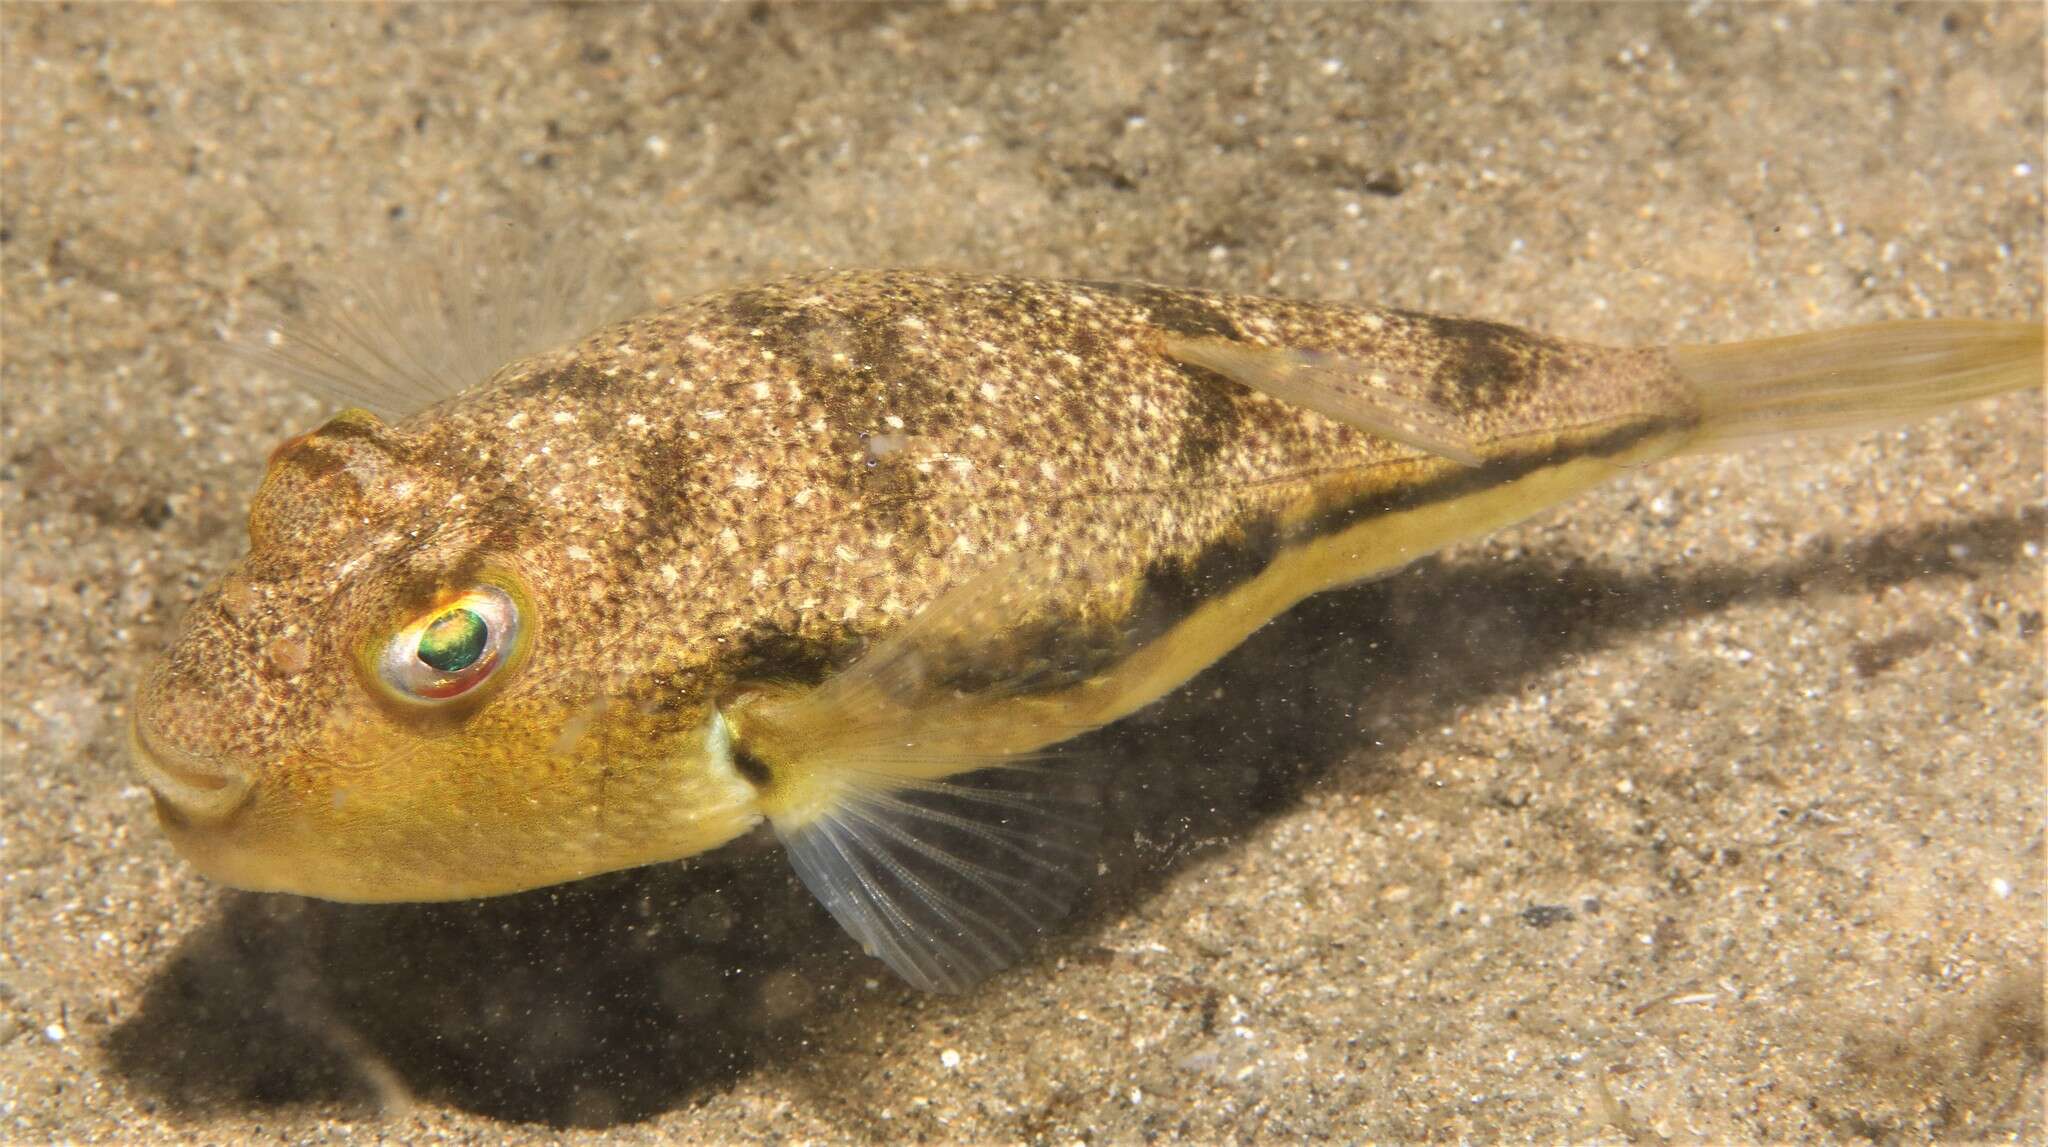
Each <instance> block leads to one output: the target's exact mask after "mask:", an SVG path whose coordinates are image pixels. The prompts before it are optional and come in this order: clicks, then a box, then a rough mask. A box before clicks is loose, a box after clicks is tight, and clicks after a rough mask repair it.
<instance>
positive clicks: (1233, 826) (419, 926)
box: [109, 511, 2043, 1126]
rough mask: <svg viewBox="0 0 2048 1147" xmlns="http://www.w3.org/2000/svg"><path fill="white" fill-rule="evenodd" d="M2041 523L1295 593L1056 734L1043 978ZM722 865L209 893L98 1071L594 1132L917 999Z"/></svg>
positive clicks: (174, 1084) (774, 880) (177, 1090)
mask: <svg viewBox="0 0 2048 1147" xmlns="http://www.w3.org/2000/svg"><path fill="white" fill-rule="evenodd" d="M2042 526H2043V521H2042V516H2041V515H2040V514H2039V513H2038V512H2034V511H2030V512H2028V513H2027V514H2024V515H2022V516H2020V517H2017V518H2010V517H2008V518H1997V519H1989V518H1985V519H1977V520H1974V521H1965V522H1960V523H1955V524H1950V525H1945V526H1941V527H1936V528H1930V529H1926V530H1922V531H1919V532H1913V533H1899V534H1893V535H1889V536H1880V537H1877V538H1874V539H1869V540H1864V541H1861V542H1858V543H1856V544H1854V545H1853V546H1849V547H1844V548H1832V547H1829V548H1821V549H1816V550H1814V551H1812V552H1808V553H1805V554H1802V555H1799V556H1797V557H1794V558H1789V559H1787V560H1785V561H1783V562H1781V563H1777V564H1773V565H1769V566H1765V567H1762V568H1757V567H1754V566H1734V565H1726V566H1718V567H1707V568H1704V569H1698V568H1694V569H1688V570H1680V571H1673V572H1671V573H1668V574H1667V573H1664V572H1662V571H1657V572H1652V573H1650V574H1647V575H1643V576H1633V575H1629V576H1624V575H1617V574H1615V573H1612V572H1606V571H1602V570H1600V569H1596V568H1589V567H1585V566H1579V565H1565V564H1559V563H1555V562H1546V561H1545V560H1543V559H1542V558H1541V557H1531V558H1524V559H1518V560H1515V561H1512V562H1498V561H1487V560H1484V559H1474V560H1473V561H1471V562H1468V563H1464V564H1458V565H1445V564H1441V563H1437V562H1426V563H1424V564H1422V565H1420V566H1417V567H1413V568H1411V569H1409V570H1408V571H1406V572H1404V573H1402V574H1400V575H1398V576H1396V577H1393V578H1390V579H1388V580H1387V581H1384V582H1380V583H1378V584H1374V585H1369V586H1364V587H1360V588H1356V589H1351V590H1346V591H1342V592H1337V593H1331V594H1325V595H1323V596H1321V597H1318V598H1314V599H1311V600H1310V601H1308V602H1306V603H1304V604H1303V605H1302V606H1300V607H1298V608H1297V609H1295V610H1294V611H1293V612H1292V613H1290V614H1289V615H1287V616H1286V617H1284V618H1282V619H1280V620H1279V621H1277V622H1275V623H1274V624H1272V625H1270V626H1268V627H1267V628H1265V629H1264V630H1262V631H1261V632H1260V633H1258V634H1257V635H1255V636H1254V637H1253V639H1252V640H1251V641H1249V642H1247V643H1246V644H1245V646H1244V647H1243V648H1240V649H1239V650H1237V651H1236V652H1234V653H1233V654H1232V655H1231V656H1229V657H1228V658H1226V659H1225V660H1224V661H1222V662H1221V663H1219V664H1218V665H1216V666H1215V667H1213V668H1211V669H1210V670H1209V671H1207V672H1206V673H1204V674H1203V675H1202V676H1201V677H1200V678H1198V679H1197V680H1196V681H1195V682H1194V683H1193V684H1192V685H1191V686H1189V687H1188V688H1184V689H1182V690H1181V691H1180V692H1179V693H1177V694H1176V695H1175V696H1174V697H1173V698H1170V699H1169V700H1167V701H1165V702H1162V703H1161V704H1160V705H1159V706H1157V707H1155V708H1154V709H1153V710H1151V711H1148V712H1147V713H1144V714H1141V715H1139V716H1138V717H1136V718H1133V719H1132V720H1131V721H1127V722H1125V723H1124V724H1123V725H1120V726H1118V727H1116V728H1113V729H1109V730H1105V731H1103V732H1101V733H1097V734H1094V735H1092V736H1090V737H1087V738H1083V739H1082V741H1081V742H1079V743H1077V745H1076V746H1075V750H1076V751H1078V752H1081V753H1085V754H1088V755H1090V756H1091V757H1100V758H1103V759H1104V760H1105V763H1106V765H1107V767H1108V768H1109V769H1110V770H1111V772H1110V774H1109V775H1110V776H1111V777H1112V778H1113V783H1112V785H1111V786H1110V787H1111V790H1112V792H1111V798H1112V799H1111V802H1110V804H1111V813H1110V832H1109V835H1108V837H1107V839H1108V840H1109V841H1110V842H1111V843H1110V845H1109V847H1108V849H1107V855H1106V856H1105V863H1106V864H1107V867H1108V872H1107V874H1106V875H1105V876H1104V877H1103V878H1102V879H1101V880H1100V881H1099V883H1098V886H1097V887H1096V888H1095V889H1094V890H1093V894H1092V897H1091V899H1090V901H1089V902H1088V904H1087V905H1085V906H1084V908H1083V910H1082V912H1081V915H1080V917H1079V918H1078V919H1076V920H1075V921H1073V922H1072V923H1071V924H1069V925H1068V926H1066V927H1063V928H1062V929H1060V931H1059V934H1058V935H1056V936H1055V937H1054V938H1053V939H1051V940H1049V941H1048V942H1047V943H1046V944H1045V945H1044V946H1043V948H1042V950H1041V953H1040V956H1039V958H1041V959H1043V958H1048V955H1047V954H1048V953H1064V954H1066V955H1067V956H1069V957H1079V958H1087V957H1088V956H1089V955H1090V954H1092V953H1094V952H1095V951H1096V948H1095V945H1093V944H1092V943H1091V941H1090V939H1089V937H1090V934H1091V933H1092V932H1093V931H1094V929H1095V927H1096V926H1097V925H1098V924H1099V923H1100V922H1101V921H1102V920H1104V919H1106V918H1112V917H1114V915H1115V914H1117V913H1118V912H1119V911H1120V910H1121V909H1122V908H1123V907H1126V906H1128V905H1129V904H1131V903H1133V902H1136V901H1141V900H1143V899H1144V898H1145V897H1147V896H1148V895H1150V894H1151V893H1152V891H1153V890H1155V889H1156V888H1157V887H1158V886H1159V885H1160V884H1161V883H1162V882H1163V881H1165V880H1166V879H1167V878H1169V877H1170V876H1171V875H1172V873H1173V872H1175V871H1176V870H1178V869H1180V868H1181V867H1183V866H1184V865H1185V864H1186V863H1187V861H1188V859H1189V858H1190V857H1191V856H1196V855H1200V854H1202V853H1203V852H1205V851H1206V850H1209V849H1212V848H1214V847H1217V846H1218V845H1219V844H1221V843H1223V842H1227V841H1228V840H1230V839H1231V838H1233V837H1235V836H1237V835H1239V834H1241V833H1243V832H1244V831H1245V830H1246V829H1247V828H1249V827H1251V826H1253V825H1255V824H1256V823H1258V822H1259V821H1260V820H1262V819H1264V818H1266V817H1269V816H1271V815H1272V814H1273V813H1275V812H1277V811H1279V810H1282V809H1285V808H1287V807H1288V806H1289V805H1290V804H1291V803H1293V802H1294V801H1296V800H1297V799H1299V797H1300V796H1301V794H1302V793H1303V792H1304V791H1305V789H1306V788H1307V787H1308V786H1309V785H1311V784H1315V783H1324V784H1333V785H1338V786H1342V787H1344V788H1347V789H1350V790H1354V791H1371V790H1375V789H1380V788H1384V787H1386V786H1387V785H1388V784H1390V783H1391V782H1392V781H1393V780H1394V778H1392V777H1390V776H1389V775H1387V774H1386V773H1385V771H1384V766H1382V765H1379V764H1377V763H1376V762H1377V761H1379V760H1383V759H1384V756H1383V755H1382V754H1380V753H1379V752H1378V750H1377V749H1376V747H1375V745H1376V743H1377V744H1382V745H1386V746H1397V745H1399V744H1401V743H1403V742H1405V741H1407V740H1408V739H1410V738H1412V737H1414V736H1417V735H1419V734H1422V733H1426V732H1427V731H1430V730H1432V729H1434V728H1436V727H1437V726H1439V725H1442V724H1444V723H1445V722H1446V721H1447V720H1448V719H1449V718H1450V716H1451V715H1453V714H1454V713H1455V712H1456V711H1458V710H1459V709H1460V708H1461V707H1464V706H1468V705H1471V704H1473V703H1475V702H1483V700H1484V699H1485V698H1486V697H1488V696H1491V695H1498V694H1501V693H1504V692H1508V691H1512V690H1515V689H1517V688H1518V687H1520V686H1521V685H1522V684H1523V683H1524V682H1526V681H1527V679H1528V678H1530V677H1531V676H1532V675H1535V674H1539V673H1542V672H1544V671H1545V670H1547V669H1549V668H1551V667H1553V666H1555V665H1556V664H1557V663H1558V662H1559V661H1560V660H1561V659H1564V658H1567V657H1569V656H1571V655H1573V654H1574V653H1577V652H1582V651H1585V650H1589V649H1593V648H1598V647H1600V646H1603V645H1608V644H1611V643H1614V642H1619V641H1624V640H1628V639H1629V638H1631V637H1632V636H1633V635H1636V634H1639V633H1642V632H1646V631H1653V630H1656V629H1659V628H1661V627H1665V626H1668V625H1672V624H1674V623H1678V622H1681V621H1683V620H1685V619H1686V618H1689V617H1696V616H1700V615H1705V614H1711V613H1713V612H1715V611H1717V610H1719V609H1721V608H1723V607H1725V606H1727V605H1729V604H1731V603H1735V602H1739V601H1742V600H1745V599H1756V598H1797V597H1801V596H1804V595H1808V594H1818V595H1827V594H1833V593H1842V592H1869V591H1870V590H1872V589H1875V588H1879V587H1882V586H1885V585H1889V584H1893V583H1897V582H1903V581H1907V580H1911V579H1915V578H1920V577H1925V576H1939V575H1948V576H1956V577H1965V578H1967V577H1970V576H1973V570H1977V569H1986V568H1994V567H1998V566H2005V565H2010V564H2011V563H2012V562H2014V561H2018V560H2020V554H2021V547H2022V546H2023V545H2024V543H2025V542H2027V541H2029V540H2034V539H2038V538H2039V537H2040V536H2041V534H2042ZM1956 555H1967V556H1965V557H1958V556H1956ZM1882 636H1883V635H1873V639H1877V638H1881V637H1882ZM1361 699H1369V701H1368V702H1362V701H1361ZM1365 703H1369V706H1370V719H1368V718H1367V716H1366V715H1363V714H1362V713H1361V704H1365ZM1368 725H1369V726H1370V728H1369V729H1368V728H1367V726H1368ZM1138 841H1142V843H1135V842H1138ZM726 851H727V852H735V851H737V853H738V855H736V856H734V857H733V858H731V859H725V858H716V859H713V858H707V861H706V862H703V863H695V864H687V865H685V864H676V865H665V866H658V867H655V868H650V869H644V870H640V871H637V872H629V873H619V874H614V875H611V876H605V877H600V878H596V879H592V880H587V881H583V882H581V883H578V884H574V885H568V886H564V887H560V888H555V889H548V890H543V891H539V892H533V893H527V894H522V895H518V896H508V897H501V898H498V899H493V900H486V901H475V902H466V903H458V904H443V905H416V904H407V905H373V906H361V905H337V904H328V903H322V902H317V901H309V900H304V899H299V898H296V897H287V896H251V895H243V894H234V895H229V896H227V897H226V898H225V899H224V901H223V904H224V911H223V912H222V914H221V916H220V917H219V919H217V920H216V921H214V922H213V923H212V924H211V925H209V926H208V927H206V928H205V929H203V930H202V931H200V932H199V933H197V934H196V935H194V936H193V937H192V938H191V939H190V940H189V941H187V942H186V943H185V944H184V945H183V947H182V948H181V949H180V950H179V952H178V953H177V955H176V956H175V957H174V958H173V959H172V960H171V961H170V962H169V963H168V964H167V965H166V966H165V967H164V968H163V969H162V970H161V971H160V972H159V973H158V974H157V976H156V977H155V979H154V980H153V981H152V982H151V984H150V985H149V987H148V990H147V992H146V994H145V997H144V999H143V1001H142V1005H141V1007H140V1009H139V1011H138V1012H137V1014H136V1015H135V1016H134V1017H133V1018H131V1019H130V1020H128V1021H127V1022H125V1023H124V1024H122V1025H121V1026H120V1027H119V1028H117V1029H116V1030H115V1031H114V1033H113V1035H112V1037H111V1039H110V1043H109V1055H110V1057H111V1061H112V1067H113V1068H114V1070H115V1071H116V1073H117V1074H119V1075H121V1076H123V1077H125V1078H126V1079H127V1080H128V1081H129V1083H130V1084H131V1085H132V1086H133V1087H135V1088H136V1089H137V1090H138V1091H139V1092H140V1093H142V1094H143V1095H144V1096H146V1097H150V1098H153V1099H155V1100H156V1101H157V1102H160V1103H162V1104H165V1105H167V1106H168V1107H170V1108H171V1109H172V1110H173V1111H176V1112H181V1113H188V1114H193V1115H197V1114H202V1113H204V1112H206V1111H209V1110H217V1109H221V1108H254V1109H262V1108H265V1107H274V1106H282V1105H298V1104H313V1105H333V1106H340V1107H345V1108H361V1107H365V1106H367V1107H372V1108H374V1107H384V1108H387V1109H389V1108H391V1107H393V1106H396V1105H402V1104H403V1103H404V1102H406V1101H407V1098H408V1097H420V1098H424V1099H428V1100H431V1101H433V1102H437V1103H447V1104H451V1105H454V1106H456V1107H460V1108H463V1109H466V1110H469V1111H472V1112H476V1113H479V1114H482V1115H485V1116H488V1117H492V1118H497V1119H505V1120H519V1121H537V1122H542V1123H548V1124H553V1125H557V1126H571V1125H575V1126H605V1125H610V1124H614V1123H619V1122H624V1121H632V1120H638V1119H643V1118H646V1117H648V1116H651V1115H653V1114H656V1113H658V1112H660V1111H663V1110H665V1109H669V1108H672V1107H675V1106H678V1105H681V1104H684V1103H687V1102H689V1101H690V1100H691V1099H692V1098H694V1097H698V1096H702V1095H704V1094H706V1093H708V1092H711V1091H715V1090H716V1089H719V1088H721V1087H724V1086H727V1085H729V1084H730V1083H731V1082H732V1081H733V1080H735V1079H737V1078H738V1077H740V1076H741V1075H742V1074H743V1073H745V1072H747V1071H748V1070H749V1069H750V1066H751V1065H753V1064H755V1063H757V1062H762V1061H767V1060H772V1061H784V1062H786V1061H789V1060H792V1059H800V1058H801V1057H802V1056H804V1055H805V1054H808V1052H807V1050H806V1041H805V1038H804V1035H805V1032H806V1031H807V1030H808V1029H814V1028H816V1027H819V1026H822V1025H825V1024H828V1023H829V1024H831V1025H834V1026H835V1027H836V1026H837V1025H843V1024H852V1025H856V1027H857V1028H858V1029H859V1030H867V1029H870V1028H880V1027H884V1026H887V1025H890V1024H891V1023H892V1022H896V1023H900V1022H901V1021H902V1017H903V1016H904V1014H905V1012H906V1010H907V1009H910V1008H912V1007H915V1006H918V1005H917V1004H916V1003H915V1002H913V1000H912V999H911V995H912V993H910V991H909V989H907V988H904V987H902V986H900V985H898V984H896V983H895V982H894V981H893V980H890V979H889V977H888V974H887V973H886V972H885V971H884V970H882V968H881V966H880V965H879V964H875V963H873V962H872V961H869V960H866V959H865V958H863V957H860V956H859V955H858V954H857V953H856V952H855V951H854V949H853V946H852V944H851V942H850V941H849V940H847V939H845V938H844V937H843V936H842V935H841V933H840V932H839V931H838V929H837V928H836V927H835V926H834V925H833V923H832V922H831V920H830V919H829V918H828V917H827V916H826V915H825V914H824V912H823V910H822V909H820V908H818V907H817V906H816V905H815V904H814V903H813V902H812V901H811V900H810V899H809V897H808V896H807V895H805V893H804V892H803V890H802V888H801V887H800V886H799V885H798V884H797V882H796V880H795V878H794V876H793V875H791V873H790V872H789V870H788V867H787V865H786V864H784V863H783V862H782V860H781V858H780V856H779V855H777V854H776V853H775V852H774V850H772V849H758V848H756V849H748V848H746V847H744V846H741V847H739V848H737V850H734V849H728V850H726Z"/></svg>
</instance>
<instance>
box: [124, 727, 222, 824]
mask: <svg viewBox="0 0 2048 1147" xmlns="http://www.w3.org/2000/svg"><path fill="white" fill-rule="evenodd" d="M128 734H129V735H128V742H129V747H130V749H131V754H130V755H131V756H133V757H134V759H135V767H136V769H137V770H138V771H140V772H141V773H142V779H143V783H144V784H147V785H148V786H149V787H150V790H151V791H153V792H155V793H156V795H157V803H158V806H159V807H160V808H161V807H163V806H169V808H170V809H172V810H175V811H176V812H177V813H178V814H179V815H180V816H182V817H185V818H188V819H192V820H207V821H212V820H220V819H222V818H223V817H226V816H227V815H228V814H229V813H231V812H233V811H235V810H236V809H237V808H239V807H241V804H242V802H243V801H244V800H246V799H247V798H248V796H249V793H250V789H251V785H250V784H249V778H248V777H247V776H245V775H244V774H243V773H242V772H241V771H240V770H238V769H236V768H235V767H233V766H232V765H229V764H228V763H227V762H225V761H222V760H220V759H218V758H216V757H208V756H203V755H201V754H198V753H191V752H187V751H185V750H184V749H180V748H178V747H177V746H175V745H167V744H164V743H162V742H160V741H156V740H153V739H152V738H151V737H150V735H149V730H148V729H147V728H145V727H144V726H143V723H142V722H141V721H139V720H137V721H131V722H130V723H129V726H128Z"/></svg>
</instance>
